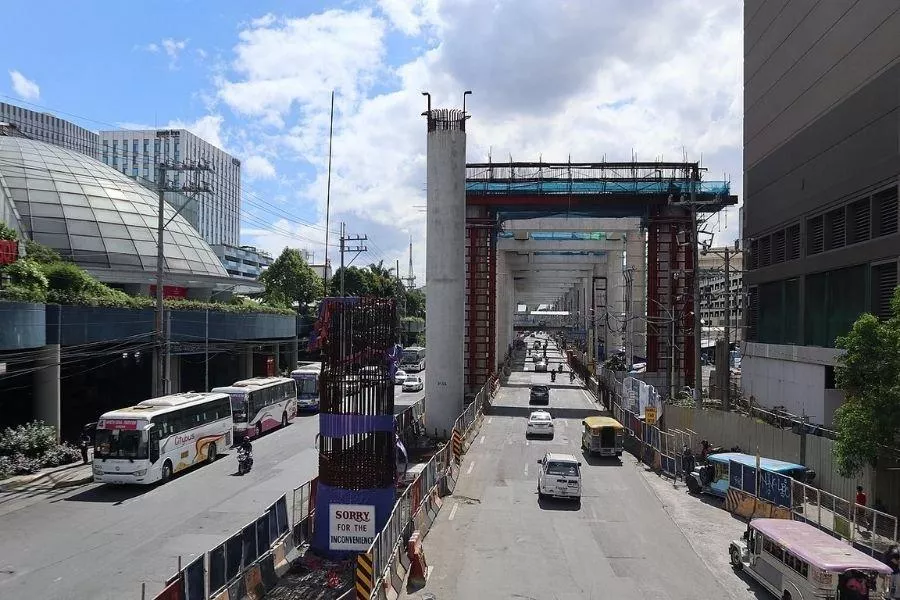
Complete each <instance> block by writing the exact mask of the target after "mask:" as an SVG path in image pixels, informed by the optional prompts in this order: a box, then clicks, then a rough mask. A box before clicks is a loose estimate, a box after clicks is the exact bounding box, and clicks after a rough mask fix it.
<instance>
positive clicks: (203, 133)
mask: <svg viewBox="0 0 900 600" xmlns="http://www.w3.org/2000/svg"><path fill="white" fill-rule="evenodd" d="M224 122H225V119H224V118H223V117H222V115H219V114H212V115H204V116H202V117H200V118H199V119H197V120H195V121H184V120H182V119H173V120H170V121H169V122H168V123H166V124H165V125H149V124H147V123H132V122H119V123H116V125H118V126H119V128H121V129H134V130H144V129H187V130H188V131H190V132H191V133H193V134H194V135H196V136H197V137H200V138H203V139H204V140H206V141H207V142H209V143H210V144H212V145H213V146H216V147H217V148H220V149H222V150H225V151H226V152H230V151H229V150H228V147H227V146H226V141H225V135H224V130H223V124H224Z"/></svg>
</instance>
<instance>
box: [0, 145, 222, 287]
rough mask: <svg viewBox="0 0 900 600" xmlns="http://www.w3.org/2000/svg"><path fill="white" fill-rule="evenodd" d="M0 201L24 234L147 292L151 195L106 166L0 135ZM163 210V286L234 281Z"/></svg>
mask: <svg viewBox="0 0 900 600" xmlns="http://www.w3.org/2000/svg"><path fill="white" fill-rule="evenodd" d="M198 201H202V198H198ZM0 204H2V205H5V206H6V207H7V209H6V211H7V213H9V212H12V214H13V216H14V217H15V219H16V220H17V221H18V226H19V227H18V228H19V229H20V230H21V231H22V232H23V233H25V235H26V236H27V237H28V238H30V239H32V240H34V241H35V242H39V243H41V244H44V245H45V246H49V247H51V248H54V249H55V250H57V251H58V252H59V253H60V254H61V255H62V256H63V257H64V258H66V259H69V260H72V261H73V262H75V263H77V264H78V265H79V266H81V267H83V268H84V269H86V270H87V271H89V272H90V273H91V274H93V275H94V276H95V277H97V278H98V279H99V280H101V281H103V282H105V283H108V284H113V285H116V286H117V287H121V288H123V289H125V290H126V291H128V292H130V293H133V294H148V293H149V292H150V290H149V286H151V285H154V284H155V283H156V260H157V256H156V255H157V248H156V228H157V218H158V210H157V207H158V197H157V195H156V194H155V193H154V192H153V191H151V190H148V189H146V188H145V187H143V186H141V185H140V184H139V183H137V182H136V181H134V180H132V179H130V178H128V177H127V176H125V175H123V174H122V173H120V172H119V171H117V170H115V169H113V168H112V167H109V166H107V165H104V164H103V163H101V162H99V161H96V160H94V159H92V158H90V157H88V156H85V155H83V154H80V153H78V152H74V151H71V150H67V149H65V148H61V147H58V146H54V145H50V144H46V143H43V142H38V141H35V140H31V139H28V138H23V137H12V136H2V135H0ZM164 217H165V219H166V221H167V222H168V225H166V231H165V234H164V255H165V266H164V270H165V285H167V286H177V287H182V288H187V290H188V292H189V295H190V296H191V297H197V298H201V297H205V296H208V295H209V293H211V292H213V291H217V290H219V291H226V290H230V289H233V288H234V286H235V282H234V280H233V279H231V278H230V277H229V275H228V273H227V272H226V271H225V269H224V267H223V266H222V263H221V262H220V261H219V259H218V258H217V257H216V255H215V253H214V252H213V250H212V248H210V247H209V245H208V244H207V243H206V242H205V241H204V240H203V238H202V237H201V236H200V234H199V233H198V232H197V231H196V230H195V229H194V228H193V227H192V226H191V225H190V223H188V221H187V220H186V219H185V218H184V217H182V216H181V215H175V209H173V208H172V207H171V206H170V205H169V204H168V203H167V204H166V205H165V209H164ZM7 220H8V219H7Z"/></svg>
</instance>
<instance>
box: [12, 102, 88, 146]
mask: <svg viewBox="0 0 900 600" xmlns="http://www.w3.org/2000/svg"><path fill="white" fill-rule="evenodd" d="M0 122H2V123H9V124H10V125H13V126H14V127H15V128H16V129H18V130H19V131H20V132H21V133H23V134H24V135H25V136H27V137H28V138H30V139H33V140H38V141H41V142H46V143H48V144H53V145H54V146H61V147H63V148H66V149H68V150H75V151H76V152H81V153H82V154H87V155H88V156H90V157H91V158H93V159H98V158H99V156H100V154H99V152H100V150H99V148H100V136H99V135H97V134H96V133H94V132H93V131H91V130H89V129H85V128H84V127H79V126H78V125H76V124H75V123H71V122H69V121H66V120H65V119H60V118H59V117H56V116H54V115H50V114H47V113H42V112H37V111H34V110H28V109H27V108H22V107H21V106H16V105H15V104H7V103H6V102H0Z"/></svg>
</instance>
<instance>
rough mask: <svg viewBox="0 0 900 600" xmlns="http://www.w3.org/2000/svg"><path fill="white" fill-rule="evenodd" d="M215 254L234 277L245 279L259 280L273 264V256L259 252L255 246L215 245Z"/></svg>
mask: <svg viewBox="0 0 900 600" xmlns="http://www.w3.org/2000/svg"><path fill="white" fill-rule="evenodd" d="M212 249H213V252H215V253H216V256H218V257H219V260H220V261H222V266H223V267H225V270H226V271H228V274H229V275H231V276H233V277H242V278H245V279H253V280H254V281H255V280H256V279H259V276H260V275H261V274H262V272H263V271H264V270H265V269H266V267H268V266H269V265H271V264H272V262H273V259H272V256H271V255H270V254H269V253H268V252H265V251H263V250H257V249H256V248H254V247H253V246H240V247H236V246H225V245H222V244H218V245H214V246H213V247H212Z"/></svg>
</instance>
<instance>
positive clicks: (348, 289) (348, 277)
mask: <svg viewBox="0 0 900 600" xmlns="http://www.w3.org/2000/svg"><path fill="white" fill-rule="evenodd" d="M342 270H343V273H344V293H345V294H346V295H348V296H368V295H369V294H370V287H371V282H372V276H371V273H369V271H367V270H366V269H365V268H360V267H344V268H343V269H338V270H337V271H335V273H334V276H333V277H332V278H331V280H330V281H329V282H328V290H329V294H330V295H332V296H340V295H341V271H342Z"/></svg>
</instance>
